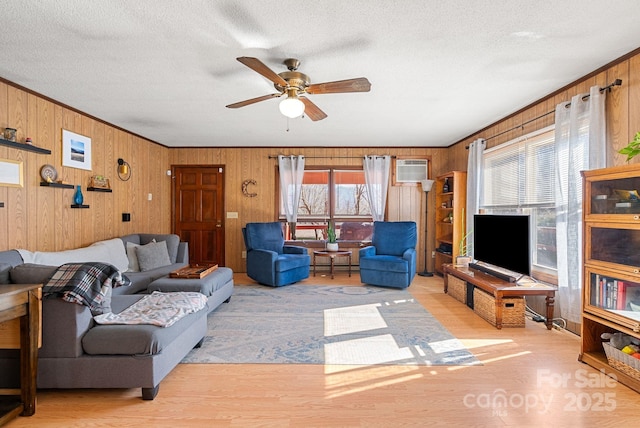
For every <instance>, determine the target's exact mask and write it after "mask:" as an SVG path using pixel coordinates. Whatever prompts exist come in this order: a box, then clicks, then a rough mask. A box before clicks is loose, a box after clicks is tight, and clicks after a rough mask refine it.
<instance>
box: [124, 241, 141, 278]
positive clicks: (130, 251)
mask: <svg viewBox="0 0 640 428" xmlns="http://www.w3.org/2000/svg"><path fill="white" fill-rule="evenodd" d="M139 246H140V244H134V243H133V242H127V258H128V259H129V269H127V272H140V265H139V264H138V255H137V254H136V248H137V247H139Z"/></svg>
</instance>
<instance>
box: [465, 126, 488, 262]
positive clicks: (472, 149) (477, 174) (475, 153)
mask: <svg viewBox="0 0 640 428" xmlns="http://www.w3.org/2000/svg"><path fill="white" fill-rule="evenodd" d="M486 145H487V141H486V140H485V139H483V138H478V139H477V140H475V141H474V142H473V143H471V145H469V159H468V160H467V208H466V217H467V218H466V222H467V223H466V224H467V227H466V229H465V234H466V235H467V239H466V242H465V244H466V246H467V255H468V256H471V257H473V216H474V215H475V214H478V209H479V208H480V195H482V174H483V172H484V171H483V163H482V157H483V155H484V149H485V148H486Z"/></svg>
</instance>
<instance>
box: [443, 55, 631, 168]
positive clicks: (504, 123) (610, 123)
mask: <svg viewBox="0 0 640 428" xmlns="http://www.w3.org/2000/svg"><path fill="white" fill-rule="evenodd" d="M616 79H622V86H616V87H614V88H613V89H612V90H611V92H608V93H607V98H606V115H607V142H608V147H609V153H608V157H609V165H610V166H615V165H622V164H624V163H626V157H625V156H623V155H620V154H618V153H617V151H618V150H620V149H621V148H622V147H624V146H626V145H627V144H628V143H629V141H631V140H632V139H633V137H634V135H635V134H636V133H637V132H638V131H640V49H638V50H636V51H634V52H633V53H632V54H630V55H627V56H626V57H625V58H623V59H621V60H619V61H614V63H613V65H610V66H607V67H604V68H603V69H601V70H598V71H596V72H594V73H590V74H588V75H586V76H585V77H584V78H583V79H580V80H579V81H577V82H576V83H575V84H572V85H570V86H569V87H566V88H563V89H562V90H560V91H558V92H556V93H553V94H550V95H549V96H547V97H545V98H543V99H541V100H540V101H538V102H536V103H534V104H532V105H530V106H528V107H527V108H525V109H523V110H521V111H519V112H517V113H515V114H513V115H511V116H509V117H507V118H505V119H503V120H501V121H498V122H496V123H495V124H493V125H491V126H489V127H487V128H485V129H483V130H480V131H478V132H476V133H474V134H473V135H471V136H469V137H468V138H465V139H464V140H462V141H460V142H458V143H456V144H454V145H453V146H451V147H450V148H449V150H450V153H449V165H448V169H450V170H455V169H457V170H463V171H466V169H467V156H468V155H467V150H466V147H467V146H468V145H469V144H470V143H471V142H473V141H474V140H475V139H477V138H485V139H487V148H490V147H494V146H497V145H499V144H503V143H505V142H507V141H509V140H512V139H514V138H517V137H520V136H522V135H526V134H528V133H530V132H533V131H536V130H538V129H542V128H544V127H547V126H550V125H553V123H554V119H555V115H554V114H553V113H551V114H549V115H546V116H544V117H543V118H541V119H538V120H535V121H533V122H530V123H527V122H529V121H530V120H532V119H534V118H536V117H539V116H542V115H544V114H545V113H548V112H553V111H554V110H555V108H556V105H558V104H560V103H564V102H569V101H571V97H573V96H574V95H578V94H588V93H589V88H590V87H591V86H594V85H598V86H601V87H605V86H607V85H609V84H610V83H612V82H613V81H615V80H616ZM512 128H517V129H515V130H512V131H509V132H506V133H504V134H502V135H500V136H498V137H495V138H492V137H493V136H495V135H498V134H501V133H503V132H505V131H507V130H510V129H512ZM637 162H640V156H638V157H636V158H635V159H632V161H631V163H637Z"/></svg>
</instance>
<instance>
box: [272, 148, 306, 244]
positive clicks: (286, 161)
mask: <svg viewBox="0 0 640 428" xmlns="http://www.w3.org/2000/svg"><path fill="white" fill-rule="evenodd" d="M278 166H279V167H280V195H281V198H282V205H283V207H284V212H285V214H286V216H287V221H288V222H289V224H290V226H291V230H292V234H293V238H294V239H295V223H296V221H298V204H299V203H300V189H301V188H302V177H303V176H304V156H282V155H280V156H278Z"/></svg>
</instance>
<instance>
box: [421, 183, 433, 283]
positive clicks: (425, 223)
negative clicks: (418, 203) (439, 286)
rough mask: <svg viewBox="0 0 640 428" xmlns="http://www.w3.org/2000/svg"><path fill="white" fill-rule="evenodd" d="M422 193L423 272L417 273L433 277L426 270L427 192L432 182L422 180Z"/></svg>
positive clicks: (431, 273)
mask: <svg viewBox="0 0 640 428" xmlns="http://www.w3.org/2000/svg"><path fill="white" fill-rule="evenodd" d="M420 184H422V191H423V192H424V271H423V272H418V275H420V276H433V272H429V271H428V270H427V242H428V241H427V223H429V216H428V213H429V198H428V197H427V196H429V190H431V187H432V186H433V180H422V181H421V182H420Z"/></svg>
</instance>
